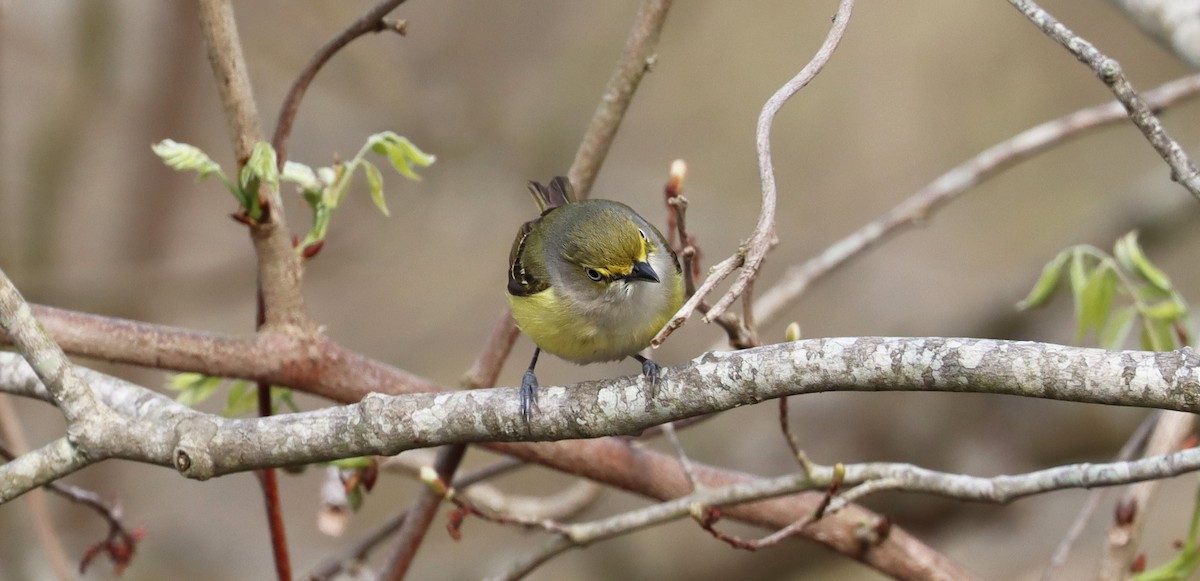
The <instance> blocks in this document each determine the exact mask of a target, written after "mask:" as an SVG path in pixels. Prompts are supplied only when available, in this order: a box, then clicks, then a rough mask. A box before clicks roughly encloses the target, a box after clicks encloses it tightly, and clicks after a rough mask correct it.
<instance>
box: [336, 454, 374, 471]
mask: <svg viewBox="0 0 1200 581" xmlns="http://www.w3.org/2000/svg"><path fill="white" fill-rule="evenodd" d="M372 462H374V460H373V459H372V458H371V457H370V456H354V457H352V458H340V459H338V460H334V461H332V462H330V464H333V465H334V466H337V467H338V468H342V469H344V470H357V469H359V468H367V467H369V466H371V463H372Z"/></svg>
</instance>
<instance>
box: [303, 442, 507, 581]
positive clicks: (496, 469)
mask: <svg viewBox="0 0 1200 581" xmlns="http://www.w3.org/2000/svg"><path fill="white" fill-rule="evenodd" d="M522 466H527V464H526V463H525V462H522V461H521V460H517V459H516V458H507V457H506V458H502V459H501V460H499V461H496V462H493V463H491V464H488V465H486V466H481V467H479V468H476V469H474V470H471V471H469V472H464V473H462V474H460V475H458V476H456V477H455V478H454V484H453V485H452V487H453V488H454V489H455V490H459V491H463V490H467V489H469V488H470V487H471V486H473V485H475V484H478V483H480V482H483V481H485V480H489V479H492V478H495V477H496V476H499V475H501V474H505V473H507V472H509V471H512V470H514V469H516V468H520V467H522ZM408 513H409V510H408V509H405V510H403V511H401V512H400V513H399V514H397V515H396V516H393V517H392V518H391V519H389V520H388V521H387V522H385V523H384V524H382V525H380V526H379V528H377V529H375V530H374V531H372V532H371V533H370V534H369V535H367V536H366V537H364V538H363V539H362V540H360V541H358V542H357V543H355V544H354V545H352V546H350V547H349V548H347V549H343V550H342V552H341V553H340V555H338V556H335V557H331V558H328V559H326V560H325V561H324V562H323V563H322V564H321V565H319V566H318V567H317V568H316V569H313V571H312V572H311V573H309V574H308V576H307V577H306V579H308V580H310V581H325V580H327V579H332V578H333V577H334V576H335V575H337V574H338V573H341V572H342V571H344V570H350V569H353V568H354V567H355V566H357V565H358V564H360V563H362V562H363V561H365V560H366V559H367V556H368V555H370V553H371V551H372V550H374V548H375V547H376V546H378V545H379V544H380V543H382V542H383V541H385V540H387V538H388V537H390V536H392V535H393V534H395V533H396V531H398V530H400V527H401V526H402V525H403V524H404V521H405V519H407V518H408Z"/></svg>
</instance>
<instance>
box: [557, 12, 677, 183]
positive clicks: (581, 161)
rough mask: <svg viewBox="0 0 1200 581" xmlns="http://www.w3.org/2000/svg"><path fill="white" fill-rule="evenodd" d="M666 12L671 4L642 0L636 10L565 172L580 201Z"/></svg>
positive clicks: (613, 134) (655, 42)
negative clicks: (631, 24) (585, 130)
mask: <svg viewBox="0 0 1200 581" xmlns="http://www.w3.org/2000/svg"><path fill="white" fill-rule="evenodd" d="M670 8H671V0H643V1H642V4H641V6H640V7H639V8H638V14H637V16H636V17H635V18H634V21H633V28H632V29H630V31H629V36H628V37H627V38H626V39H625V50H624V51H623V52H622V53H621V58H620V59H619V60H618V61H617V67H616V69H614V70H613V74H612V77H610V78H609V79H608V85H606V86H605V87H604V94H603V95H602V96H601V98H600V105H599V106H597V107H596V112H595V113H593V114H592V120H591V122H590V123H589V124H588V128H587V132H586V133H585V134H584V136H583V141H581V142H580V144H579V150H578V151H576V152H575V161H574V162H573V163H571V169H570V171H568V172H567V177H568V178H569V179H570V180H571V185H573V186H575V194H576V195H577V196H579V198H580V199H583V198H586V197H588V194H589V193H591V191H592V184H593V183H595V181H596V174H598V173H600V166H601V165H602V164H603V163H604V158H605V157H607V156H608V149H609V147H611V146H612V142H613V139H614V138H616V136H617V129H619V128H620V127H621V120H622V119H624V117H625V111H626V110H628V109H629V104H630V103H631V102H632V101H633V93H634V92H635V91H637V88H638V85H640V84H641V82H642V77H644V76H646V73H647V72H649V70H650V65H651V64H652V63H653V62H654V51H655V50H657V48H658V37H659V33H660V32H662V27H663V23H664V22H665V21H666V19H667V10H668V9H670Z"/></svg>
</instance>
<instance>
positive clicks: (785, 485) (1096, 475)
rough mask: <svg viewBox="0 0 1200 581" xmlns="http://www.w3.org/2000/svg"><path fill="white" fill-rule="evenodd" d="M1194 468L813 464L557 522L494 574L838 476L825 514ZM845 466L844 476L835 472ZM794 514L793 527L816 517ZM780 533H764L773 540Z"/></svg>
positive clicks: (995, 498) (829, 483) (1148, 462)
mask: <svg viewBox="0 0 1200 581" xmlns="http://www.w3.org/2000/svg"><path fill="white" fill-rule="evenodd" d="M1196 470H1200V449H1196V448H1192V449H1188V450H1185V451H1183V452H1176V453H1173V454H1165V455H1160V456H1153V457H1150V458H1144V459H1141V460H1136V461H1132V462H1115V463H1111V464H1073V465H1068V466H1059V467H1055V468H1049V469H1046V470H1039V471H1036V472H1029V473H1025V474H1018V475H1011V476H1010V475H1004V476H995V477H991V478H987V477H978V476H968V475H963V474H953V473H946V472H938V471H935V470H928V469H925V468H921V467H919V466H913V465H911V464H892V463H868V464H850V465H846V466H813V467H812V469H811V470H810V471H808V472H801V473H798V474H790V475H787V476H780V477H776V478H770V479H760V480H758V481H756V482H753V483H749V484H741V485H736V486H726V487H722V488H717V489H707V490H700V491H697V492H695V493H693V494H690V495H687V496H684V497H682V498H677V499H675V500H671V501H668V502H664V503H660V504H656V505H653V506H649V507H646V508H642V509H638V510H634V511H631V512H627V513H624V514H619V515H616V516H612V517H609V518H606V519H602V520H598V521H595V522H591V523H583V524H576V525H557V528H561V529H562V530H563V531H564V533H563V534H562V535H561V537H560V538H558V539H555V540H554V541H551V542H549V543H547V544H545V545H543V546H542V547H540V548H539V549H538V550H537V551H535V552H533V553H530V554H529V555H526V556H524V557H522V558H521V559H519V560H518V561H517V562H516V563H514V564H513V565H511V566H510V567H509V568H508V569H507V570H506V571H505V573H504V574H503V575H502V576H501V577H500V578H504V579H514V578H518V577H520V576H523V575H524V574H526V573H528V572H529V571H531V570H532V569H533V568H534V567H536V566H537V565H540V564H541V563H544V562H545V561H546V560H548V559H549V558H551V557H553V556H554V555H557V554H559V553H561V552H563V551H565V550H567V549H570V548H574V547H582V546H587V545H590V544H592V543H595V542H598V541H602V540H606V539H610V538H613V537H616V536H619V535H623V534H627V533H629V532H631V531H636V530H641V529H644V528H647V527H650V526H654V525H658V524H662V523H665V522H668V521H671V520H676V519H679V518H683V517H686V516H693V517H696V516H697V515H698V513H700V512H704V511H707V509H708V508H710V507H717V506H724V505H729V504H736V503H743V502H750V501H755V500H762V499H766V498H772V497H775V496H781V495H785V494H791V493H795V492H799V491H802V490H811V489H814V488H816V489H821V488H831V487H834V486H835V485H837V484H839V483H840V482H842V481H844V482H845V483H846V484H849V485H852V486H855V487H854V488H852V489H850V490H849V491H847V493H846V494H844V495H842V496H840V497H835V498H834V500H833V502H832V503H831V504H830V506H829V510H828V514H832V513H834V512H836V511H838V510H840V509H841V508H843V507H845V506H846V503H847V502H848V501H850V500H857V499H861V498H863V497H865V496H867V495H869V494H873V493H875V492H881V491H884V490H905V491H909V492H922V493H927V494H933V495H938V496H944V497H948V498H954V499H958V500H970V501H975V502H987V503H994V504H1006V503H1009V502H1012V501H1014V500H1017V499H1020V498H1024V497H1026V496H1031V495H1034V494H1041V493H1045V492H1051V491H1056V490H1065V489H1071V488H1091V487H1094V486H1113V485H1117V484H1125V483H1129V482H1136V481H1145V480H1151V479H1160V478H1166V477H1170V476H1177V475H1179V474H1184V473H1187V472H1192V471H1196ZM842 474H844V476H842ZM820 516H823V515H817V518H814V519H812V520H811V521H809V522H805V521H803V520H802V521H800V524H799V526H797V527H796V528H797V529H800V528H803V527H805V526H807V525H808V524H811V523H813V522H816V521H817V520H819V517H820ZM782 538H784V536H783V535H780V536H779V537H778V538H775V537H774V536H772V537H768V539H767V540H766V543H764V544H769V543H772V542H777V541H778V540H780V539H782Z"/></svg>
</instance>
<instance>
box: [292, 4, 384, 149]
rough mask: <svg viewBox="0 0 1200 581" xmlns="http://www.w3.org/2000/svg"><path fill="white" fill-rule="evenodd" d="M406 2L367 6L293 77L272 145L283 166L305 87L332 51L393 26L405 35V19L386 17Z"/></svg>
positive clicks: (332, 53)
mask: <svg viewBox="0 0 1200 581" xmlns="http://www.w3.org/2000/svg"><path fill="white" fill-rule="evenodd" d="M403 3H404V0H384V1H383V2H380V3H379V4H377V5H376V6H375V7H374V8H372V9H370V10H368V11H367V12H366V13H365V14H363V15H362V16H360V17H359V18H358V20H355V21H354V22H353V23H352V24H351V25H350V26H348V27H346V28H345V29H344V30H342V31H341V32H339V33H338V34H337V35H336V36H334V37H333V38H331V39H329V40H328V41H327V42H326V43H325V44H323V45H321V48H319V49H317V52H316V54H314V55H313V56H312V58H311V59H309V61H308V64H307V65H305V66H304V69H303V70H301V71H300V74H299V75H298V76H297V77H296V80H294V81H292V86H291V88H290V89H288V93H287V97H285V98H284V100H283V105H282V106H281V107H280V108H279V117H278V118H277V119H276V121H275V135H274V137H272V138H271V145H272V146H274V147H275V153H276V154H277V155H278V156H279V169H280V170H282V169H283V163H284V162H285V161H287V140H288V137H289V136H291V134H292V123H293V122H295V120H296V112H297V111H298V110H299V109H300V100H301V99H303V98H304V93H305V91H307V90H308V86H309V85H310V84H311V83H312V81H313V79H314V78H316V76H317V73H318V72H319V71H320V70H321V67H323V66H325V63H326V62H328V61H329V59H331V58H333V55H334V54H336V53H337V51H339V50H341V49H342V48H343V47H345V46H346V45H348V44H350V43H351V42H353V41H354V39H356V38H358V37H360V36H363V35H365V34H368V33H373V32H381V31H384V30H394V31H396V32H398V33H399V34H401V35H403V34H404V23H403V22H400V23H399V24H393V23H389V22H388V21H386V20H384V18H383V17H384V16H387V14H388V13H389V12H391V11H392V10H394V9H395V8H396V7H397V6H399V5H401V4H403Z"/></svg>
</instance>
